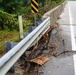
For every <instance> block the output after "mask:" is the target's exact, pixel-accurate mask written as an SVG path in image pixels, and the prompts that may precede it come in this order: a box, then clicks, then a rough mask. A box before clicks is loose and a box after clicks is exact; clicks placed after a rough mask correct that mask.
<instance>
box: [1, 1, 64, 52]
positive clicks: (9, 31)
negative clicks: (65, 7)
mask: <svg viewBox="0 0 76 75" xmlns="http://www.w3.org/2000/svg"><path fill="white" fill-rule="evenodd" d="M63 1H64V0H38V2H39V13H37V20H39V19H40V18H41V16H42V15H43V14H44V13H45V12H47V11H49V10H50V9H52V8H54V7H55V6H57V5H59V4H61V3H62V2H63ZM30 4H31V0H0V52H4V42H5V41H10V42H15V41H19V25H18V15H22V16H23V25H24V26H23V27H24V32H28V26H31V25H34V24H33V14H32V13H31V6H30Z"/></svg>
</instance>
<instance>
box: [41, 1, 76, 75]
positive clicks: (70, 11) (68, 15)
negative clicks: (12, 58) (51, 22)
mask: <svg viewBox="0 0 76 75" xmlns="http://www.w3.org/2000/svg"><path fill="white" fill-rule="evenodd" d="M75 8H76V1H68V2H67V4H66V6H65V8H64V11H63V13H62V14H61V15H60V19H59V20H58V21H57V22H58V23H59V33H56V30H55V29H54V30H53V31H52V33H51V34H50V35H51V37H50V41H49V42H54V43H56V44H58V45H59V46H58V48H57V52H58V53H62V52H64V51H69V52H66V53H65V54H64V53H62V54H60V55H59V56H57V57H53V56H52V57H50V58H52V60H50V61H48V62H47V63H45V65H44V67H43V68H41V71H42V72H43V73H42V74H41V75H76V21H75V20H76V11H75V10H76V9H75ZM58 38H60V39H61V40H59V39H58ZM63 40H64V41H63Z"/></svg>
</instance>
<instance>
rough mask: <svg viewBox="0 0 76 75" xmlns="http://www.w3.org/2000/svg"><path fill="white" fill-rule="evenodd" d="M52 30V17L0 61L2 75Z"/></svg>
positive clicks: (0, 73)
mask: <svg viewBox="0 0 76 75" xmlns="http://www.w3.org/2000/svg"><path fill="white" fill-rule="evenodd" d="M49 28H50V17H48V18H47V19H46V20H45V21H44V22H43V23H41V24H40V25H39V26H38V27H37V28H36V29H35V30H33V31H32V32H31V33H30V34H29V35H28V36H27V37H26V38H24V39H23V40H22V41H21V42H20V43H18V44H17V45H16V46H15V47H14V48H12V49H11V50H10V51H9V52H8V53H6V54H5V55H4V56H3V57H2V58H1V59H0V75H5V74H6V73H7V71H8V70H9V69H10V68H11V67H12V66H13V65H14V63H15V62H16V61H17V60H18V59H19V58H20V56H21V55H22V54H23V53H24V52H25V51H26V50H27V49H28V48H29V47H30V46H31V45H32V43H33V42H34V41H36V39H37V37H38V38H40V37H41V36H42V34H44V33H45V32H46V31H47V30H48V29H49Z"/></svg>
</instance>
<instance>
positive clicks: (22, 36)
mask: <svg viewBox="0 0 76 75" xmlns="http://www.w3.org/2000/svg"><path fill="white" fill-rule="evenodd" d="M18 21H19V29H20V35H19V37H20V40H22V39H23V38H24V33H23V25H22V16H21V15H20V16H19V17H18Z"/></svg>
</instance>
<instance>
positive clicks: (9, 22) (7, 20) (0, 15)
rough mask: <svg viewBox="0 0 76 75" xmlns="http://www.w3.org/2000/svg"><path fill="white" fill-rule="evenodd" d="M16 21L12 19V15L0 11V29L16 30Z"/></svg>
mask: <svg viewBox="0 0 76 75" xmlns="http://www.w3.org/2000/svg"><path fill="white" fill-rule="evenodd" d="M16 21H17V19H16V18H14V15H11V14H8V13H7V12H3V11H2V10H0V29H3V30H4V29H9V30H13V29H16V30H18V23H17V22H16Z"/></svg>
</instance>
